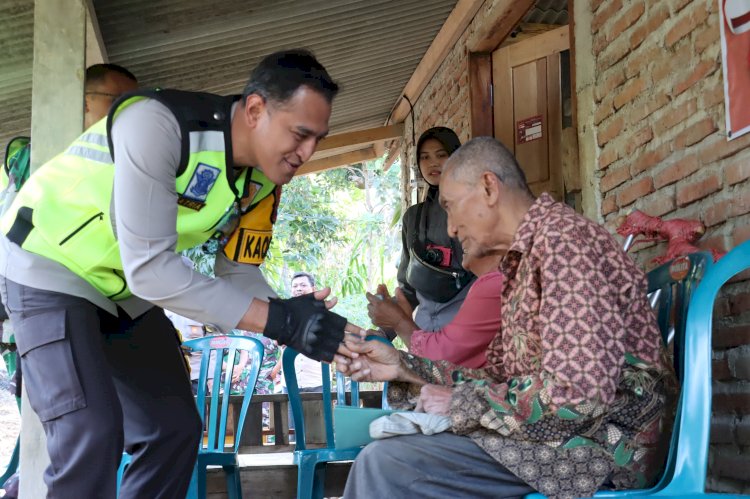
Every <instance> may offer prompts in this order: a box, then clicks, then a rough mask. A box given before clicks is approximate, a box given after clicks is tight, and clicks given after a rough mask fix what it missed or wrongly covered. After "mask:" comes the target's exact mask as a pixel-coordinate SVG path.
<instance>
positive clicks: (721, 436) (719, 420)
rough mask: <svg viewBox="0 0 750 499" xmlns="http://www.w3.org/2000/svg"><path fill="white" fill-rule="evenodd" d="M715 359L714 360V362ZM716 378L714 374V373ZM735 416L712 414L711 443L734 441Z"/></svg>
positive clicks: (729, 442)
mask: <svg viewBox="0 0 750 499" xmlns="http://www.w3.org/2000/svg"><path fill="white" fill-rule="evenodd" d="M716 362H717V361H716V360H714V364H715V363H716ZM714 379H716V374H714ZM736 423H737V418H735V417H734V416H728V415H718V416H717V415H714V416H713V417H712V418H711V443H712V444H731V443H734V440H735V439H734V429H735V427H736Z"/></svg>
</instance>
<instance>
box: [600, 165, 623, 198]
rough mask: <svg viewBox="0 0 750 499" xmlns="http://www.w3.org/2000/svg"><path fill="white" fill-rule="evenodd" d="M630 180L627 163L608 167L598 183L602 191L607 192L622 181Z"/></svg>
mask: <svg viewBox="0 0 750 499" xmlns="http://www.w3.org/2000/svg"><path fill="white" fill-rule="evenodd" d="M627 180H630V171H629V170H628V167H627V165H622V166H619V167H617V168H610V169H609V170H607V174H606V175H604V176H603V177H602V179H601V181H600V183H599V187H600V188H601V190H602V192H609V191H611V190H612V189H614V188H615V187H617V186H618V185H620V184H622V183H623V182H625V181H627Z"/></svg>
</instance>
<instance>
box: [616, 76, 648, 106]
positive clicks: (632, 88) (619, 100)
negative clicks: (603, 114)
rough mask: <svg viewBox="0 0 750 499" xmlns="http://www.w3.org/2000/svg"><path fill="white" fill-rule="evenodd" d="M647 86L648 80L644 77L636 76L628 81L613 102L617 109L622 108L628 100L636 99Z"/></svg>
mask: <svg viewBox="0 0 750 499" xmlns="http://www.w3.org/2000/svg"><path fill="white" fill-rule="evenodd" d="M645 86H646V81H645V80H644V79H643V78H635V79H633V80H630V81H629V82H627V83H626V84H625V85H624V86H623V89H622V91H621V92H620V93H618V94H617V95H616V96H615V99H614V101H612V103H613V104H614V105H615V109H620V108H621V107H622V106H624V105H625V104H627V103H628V102H630V101H632V100H634V99H635V98H636V97H638V96H639V95H641V92H643V89H644V88H645Z"/></svg>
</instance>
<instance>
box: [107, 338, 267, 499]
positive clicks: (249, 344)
mask: <svg viewBox="0 0 750 499" xmlns="http://www.w3.org/2000/svg"><path fill="white" fill-rule="evenodd" d="M183 345H184V346H186V347H188V348H189V349H191V350H194V351H200V352H201V353H202V355H201V366H200V377H199V380H198V394H197V396H196V404H197V405H198V413H199V414H200V416H201V421H203V423H204V427H206V426H207V430H208V441H207V442H206V443H205V445H204V442H203V438H201V442H200V444H199V448H198V459H197V461H196V463H195V469H194V470H193V476H192V478H191V480H190V488H189V489H188V493H187V497H188V498H189V499H196V498H197V499H205V498H206V468H207V467H208V466H221V467H222V468H223V470H224V473H225V474H226V480H227V495H228V497H229V498H230V499H240V498H241V497H242V483H241V481H240V465H239V462H238V461H237V453H238V450H239V444H240V438H241V436H242V429H243V427H244V425H245V417H246V416H247V408H248V407H249V405H250V401H251V398H252V394H253V390H254V389H255V383H256V382H257V381H258V371H260V366H261V364H262V362H263V344H262V343H261V342H260V341H258V340H256V339H255V338H250V337H247V336H231V335H228V336H206V337H204V338H197V339H194V340H190V341H186V342H185V343H184V344H183ZM243 350H244V351H247V352H248V355H249V358H248V365H249V366H250V373H249V375H248V382H247V386H246V388H245V393H244V395H243V399H242V409H241V410H240V414H239V418H238V419H237V426H236V428H235V429H234V443H233V444H232V446H231V447H229V448H227V447H226V446H225V442H226V433H227V419H228V416H229V405H230V404H229V397H230V395H231V393H230V389H231V385H232V377H231V376H224V379H223V381H221V382H219V380H222V374H223V372H222V367H223V364H224V362H223V361H222V360H223V359H226V360H227V366H228V369H227V370H229V372H231V366H233V365H234V363H235V362H234V361H235V360H238V359H239V356H240V352H241V351H243ZM212 354H213V360H210V359H211V356H212ZM211 363H213V366H212V368H213V371H212V379H214V380H216V382H214V383H213V390H212V392H213V394H212V396H211V401H210V403H209V404H208V424H207V425H206V419H207V418H206V416H207V415H206V396H207V391H208V390H207V380H208V379H209V378H208V373H209V365H210V364H211ZM129 464H130V455H129V454H127V453H124V454H123V456H122V460H121V462H120V467H119V469H118V470H117V493H118V495H119V492H120V482H121V480H122V475H123V473H124V472H125V469H126V468H127V467H128V465H129Z"/></svg>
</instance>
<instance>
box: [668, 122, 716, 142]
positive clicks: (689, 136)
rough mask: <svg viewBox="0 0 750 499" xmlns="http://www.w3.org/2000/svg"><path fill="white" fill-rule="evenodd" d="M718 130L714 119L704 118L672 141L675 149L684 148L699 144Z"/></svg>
mask: <svg viewBox="0 0 750 499" xmlns="http://www.w3.org/2000/svg"><path fill="white" fill-rule="evenodd" d="M716 130H717V128H716V124H715V123H714V120H713V119H711V118H704V119H702V120H701V121H699V122H697V123H694V124H692V125H690V126H689V127H687V128H686V129H685V130H683V131H682V132H680V133H679V134H678V135H677V136H676V137H675V138H674V141H673V142H672V143H673V145H674V148H675V149H682V148H684V147H687V146H691V145H693V144H697V143H698V142H700V141H701V140H703V139H705V138H706V137H708V136H709V135H711V134H712V133H714V132H715V131H716Z"/></svg>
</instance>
